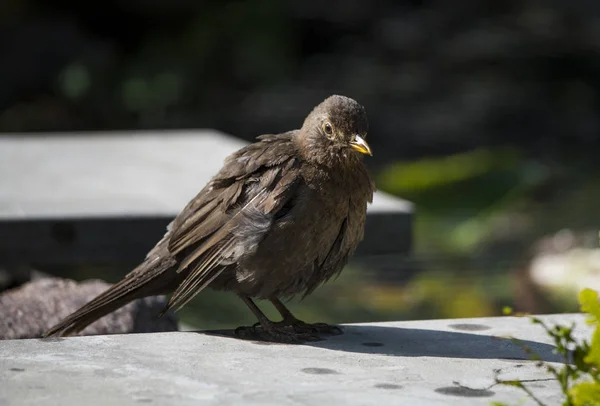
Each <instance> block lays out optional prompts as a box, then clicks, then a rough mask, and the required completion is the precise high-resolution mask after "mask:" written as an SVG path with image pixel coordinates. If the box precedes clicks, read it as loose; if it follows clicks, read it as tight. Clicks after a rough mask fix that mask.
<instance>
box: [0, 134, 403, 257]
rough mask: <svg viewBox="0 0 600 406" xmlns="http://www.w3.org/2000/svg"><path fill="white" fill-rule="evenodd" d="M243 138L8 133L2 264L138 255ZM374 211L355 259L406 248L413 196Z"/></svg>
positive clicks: (0, 144)
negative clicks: (411, 198)
mask: <svg viewBox="0 0 600 406" xmlns="http://www.w3.org/2000/svg"><path fill="white" fill-rule="evenodd" d="M245 144H246V143H245V142H244V141H242V140H239V139H237V138H234V137H231V136H228V135H226V134H223V133H220V132H218V131H214V130H191V131H172V130H169V131H139V132H111V133H90V134H88V133H81V134H77V133H73V134H66V135H60V134H47V135H23V134H18V135H3V136H2V137H0V239H1V240H2V241H3V244H1V245H0V264H2V263H4V264H6V263H18V262H19V261H23V260H24V259H25V260H28V261H29V262H30V263H31V262H33V263H46V264H48V263H62V264H65V263H71V262H84V261H108V262H114V261H116V260H119V259H120V260H122V261H124V262H128V261H137V260H139V259H140V258H143V256H144V255H145V253H146V252H147V250H148V249H149V248H151V247H152V246H153V245H154V243H155V242H156V241H157V240H158V239H159V238H160V237H161V236H162V235H163V234H164V230H165V226H166V224H167V223H168V222H169V221H170V220H172V218H173V217H174V216H175V215H176V214H177V213H179V211H180V210H181V209H182V208H183V207H184V206H185V204H187V202H188V201H189V200H190V199H192V198H193V197H194V196H195V195H196V193H198V191H199V190H200V189H201V188H202V187H203V186H204V185H205V184H206V183H207V182H208V181H209V180H210V178H211V177H212V176H213V175H214V174H215V173H216V172H217V171H218V170H219V169H220V167H221V166H222V163H223V160H224V159H225V157H226V156H228V155H229V154H231V153H232V152H234V151H236V150H237V149H239V148H241V147H242V146H243V145H245ZM368 213H369V220H368V223H367V230H366V236H367V237H366V240H367V241H366V242H365V244H363V245H362V247H361V248H360V251H359V252H358V253H357V255H390V254H404V253H407V252H408V251H409V249H410V243H411V241H410V240H411V238H410V237H411V214H412V205H411V203H410V202H407V201H404V200H401V199H398V198H396V197H393V196H390V195H387V194H385V193H382V192H378V193H377V194H376V196H375V199H374V202H373V205H371V206H370V207H369V211H368ZM4 242H6V243H4Z"/></svg>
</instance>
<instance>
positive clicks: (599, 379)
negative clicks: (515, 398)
mask: <svg viewBox="0 0 600 406" xmlns="http://www.w3.org/2000/svg"><path fill="white" fill-rule="evenodd" d="M579 303H580V306H581V311H582V312H584V313H587V314H588V320H587V322H588V323H589V324H591V325H592V326H594V332H593V333H592V339H591V341H587V340H583V341H582V342H580V343H579V342H577V341H576V340H575V339H574V337H573V330H574V328H575V325H574V324H573V325H571V326H568V327H567V326H561V325H555V326H550V325H548V324H547V323H545V322H544V321H543V320H541V319H539V318H537V317H531V316H530V319H531V321H532V323H535V324H538V325H540V326H541V327H542V328H543V329H544V330H545V331H546V333H547V334H548V335H549V336H550V337H552V340H553V341H554V344H555V345H556V352H557V353H559V354H560V355H561V356H562V357H563V360H564V363H563V365H562V367H560V368H559V367H555V366H553V365H550V364H548V363H546V362H544V361H542V360H541V358H540V356H539V355H538V354H536V353H535V352H534V351H533V350H531V348H529V347H527V346H526V345H524V344H523V343H520V342H519V341H518V340H516V339H513V341H515V342H516V343H517V344H519V345H520V346H521V347H522V348H523V349H524V350H525V352H526V353H527V354H528V355H529V357H530V358H531V359H532V360H536V361H538V366H540V367H543V368H545V369H546V370H547V371H548V372H549V373H550V374H551V375H553V376H554V377H555V378H556V379H557V381H558V382H559V383H560V387H561V390H562V392H563V394H564V400H563V403H562V405H563V406H599V405H600V300H599V297H598V292H596V291H594V290H592V289H584V290H582V291H581V292H580V294H579ZM505 313H511V310H510V309H508V310H505ZM496 382H497V383H498V384H502V385H508V386H513V387H516V388H519V389H521V390H523V391H524V392H525V393H526V394H527V395H528V396H530V397H531V398H532V399H533V400H534V401H535V402H536V403H537V404H538V405H541V406H543V405H544V403H543V402H542V401H541V400H540V399H539V398H538V397H537V396H536V395H535V393H533V391H532V390H531V389H529V388H528V387H526V386H525V384H524V382H523V381H520V380H499V379H496ZM494 405H495V406H501V405H503V404H502V403H494Z"/></svg>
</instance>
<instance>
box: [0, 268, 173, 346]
mask: <svg viewBox="0 0 600 406" xmlns="http://www.w3.org/2000/svg"><path fill="white" fill-rule="evenodd" d="M109 287H110V284H108V283H106V282H103V281H99V280H89V281H84V282H79V283H77V282H75V281H72V280H67V279H59V278H42V279H36V280H33V281H31V282H28V283H26V284H24V285H23V286H20V287H18V288H15V289H12V290H9V291H6V292H3V293H2V294H0V314H1V315H2V316H1V317H0V340H6V339H15V338H38V337H41V335H42V334H43V333H44V332H45V331H46V330H48V329H49V328H50V327H52V326H53V325H55V324H56V323H58V322H59V321H60V320H62V319H63V318H65V317H66V316H68V315H69V314H71V313H72V312H74V311H75V310H77V309H78V308H79V307H81V306H82V305H84V304H85V303H87V302H89V301H90V300H92V299H93V298H95V297H96V296H97V295H99V294H100V293H102V292H104V291H105V290H106V289H108V288H109ZM166 304H167V299H166V298H165V297H164V296H152V297H146V298H143V299H138V300H135V301H133V302H131V303H129V304H127V305H125V306H123V307H121V308H120V309H117V310H116V311H114V312H112V313H110V314H108V315H106V316H104V317H103V318H101V319H99V320H97V321H96V322H94V323H92V324H90V325H89V326H88V327H86V328H85V329H84V330H83V331H81V332H80V333H79V335H96V334H118V333H146V332H157V331H177V329H178V325H177V316H176V315H175V314H174V313H173V312H167V313H166V314H165V315H164V316H163V317H161V318H158V317H157V315H158V314H159V313H160V312H161V311H162V310H163V309H164V308H165V306H166Z"/></svg>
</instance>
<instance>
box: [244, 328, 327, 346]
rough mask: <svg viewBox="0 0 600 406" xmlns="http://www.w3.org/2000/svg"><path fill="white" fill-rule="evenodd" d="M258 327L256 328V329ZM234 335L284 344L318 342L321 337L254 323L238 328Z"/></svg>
mask: <svg viewBox="0 0 600 406" xmlns="http://www.w3.org/2000/svg"><path fill="white" fill-rule="evenodd" d="M257 327H258V328H257ZM235 335H236V336H237V337H239V338H242V339H254V340H262V341H269V342H275V343H284V344H301V343H304V342H307V341H319V340H320V339H321V337H319V335H318V334H317V333H316V332H313V331H307V330H304V331H297V330H296V329H290V328H289V327H287V326H279V325H276V324H274V323H273V324H270V325H267V327H266V328H265V326H262V325H261V324H260V323H255V324H254V325H252V326H251V327H238V328H237V329H235Z"/></svg>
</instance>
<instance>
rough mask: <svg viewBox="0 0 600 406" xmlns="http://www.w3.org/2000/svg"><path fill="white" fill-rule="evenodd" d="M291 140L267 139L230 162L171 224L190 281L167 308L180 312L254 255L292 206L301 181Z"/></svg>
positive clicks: (172, 246) (172, 245)
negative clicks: (239, 262) (245, 257)
mask: <svg viewBox="0 0 600 406" xmlns="http://www.w3.org/2000/svg"><path fill="white" fill-rule="evenodd" d="M290 140H291V134H284V135H278V136H263V137H261V142H258V143H255V144H251V145H249V146H247V147H245V148H243V149H241V150H240V151H238V152H236V153H234V154H233V155H231V156H230V157H228V158H227V159H226V161H225V164H224V166H223V169H222V170H221V171H220V172H219V174H217V176H215V177H214V178H213V180H212V181H211V182H210V183H209V184H208V185H207V186H206V187H205V188H204V189H203V190H202V191H201V192H200V193H199V194H198V195H197V196H196V197H195V198H194V199H193V200H192V201H191V202H190V203H189V204H188V206H187V207H186V208H185V209H184V210H183V211H182V213H181V214H180V215H179V216H178V217H177V218H176V219H175V220H174V221H173V223H172V225H171V230H170V237H169V241H168V245H169V252H170V253H171V254H172V255H174V256H175V257H176V258H177V259H178V263H179V268H178V272H183V271H185V272H186V273H187V276H186V277H185V279H184V280H183V282H182V283H181V284H180V285H179V287H178V288H177V289H176V291H175V293H174V294H173V296H172V297H171V300H170V301H169V304H168V307H167V309H169V308H173V307H174V308H176V309H180V308H181V307H182V306H184V305H185V304H186V303H187V302H188V301H189V300H191V299H192V298H193V297H194V296H195V295H196V294H197V293H198V292H200V291H201V290H202V289H204V288H205V287H206V286H208V285H209V284H210V283H211V282H212V281H213V280H214V279H215V278H217V277H218V276H219V274H220V273H221V272H222V270H223V269H224V267H225V266H227V265H230V264H233V263H235V262H236V261H237V260H238V259H239V258H240V257H241V256H242V255H244V254H245V253H249V252H252V251H253V250H255V249H256V247H257V245H258V244H259V243H260V241H261V240H262V239H263V238H264V236H265V235H266V234H267V232H268V231H269V230H270V228H271V226H272V224H273V221H274V219H275V218H277V215H278V213H279V211H280V210H282V209H285V207H289V205H290V202H291V201H292V200H293V198H294V195H295V191H296V189H297V185H298V180H299V162H298V160H297V159H296V158H294V147H293V144H292V143H291V141H290ZM284 206H285V207H284Z"/></svg>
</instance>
